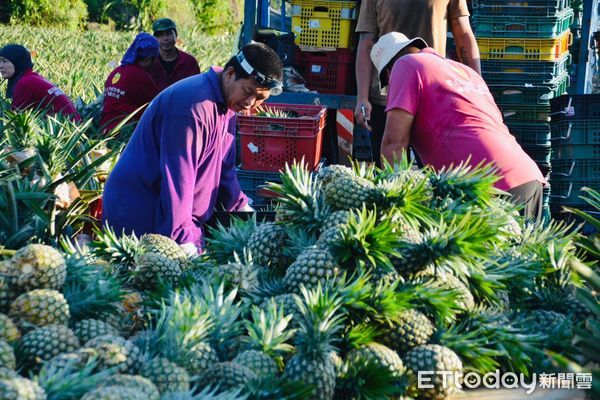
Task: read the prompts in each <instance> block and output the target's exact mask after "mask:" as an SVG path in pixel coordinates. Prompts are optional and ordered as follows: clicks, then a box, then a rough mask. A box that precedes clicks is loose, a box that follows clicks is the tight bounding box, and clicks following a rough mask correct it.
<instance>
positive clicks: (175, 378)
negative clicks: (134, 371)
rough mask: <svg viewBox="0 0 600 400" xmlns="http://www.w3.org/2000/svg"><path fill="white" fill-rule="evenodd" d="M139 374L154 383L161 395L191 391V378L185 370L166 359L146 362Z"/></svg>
mask: <svg viewBox="0 0 600 400" xmlns="http://www.w3.org/2000/svg"><path fill="white" fill-rule="evenodd" d="M139 374H140V375H141V376H143V377H144V378H147V379H149V380H150V381H152V382H153V383H154V384H155V385H156V387H157V388H158V390H159V392H160V394H161V395H164V394H166V393H171V392H186V391H188V390H189V389H190V377H189V375H188V373H187V372H186V370H185V369H183V368H181V367H179V366H177V365H176V364H174V363H172V362H170V361H168V360H167V359H165V358H160V357H159V358H155V359H153V360H150V361H147V362H145V363H144V364H143V365H142V367H141V368H140V372H139Z"/></svg>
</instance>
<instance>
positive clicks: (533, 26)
mask: <svg viewBox="0 0 600 400" xmlns="http://www.w3.org/2000/svg"><path fill="white" fill-rule="evenodd" d="M572 21H573V10H572V9H571V7H570V3H569V0H478V1H477V2H474V7H473V25H474V28H475V37H476V38H477V42H478V45H479V51H480V53H481V69H482V75H483V77H484V79H485V80H486V82H487V84H488V86H489V87H490V90H491V92H492V95H493V96H494V99H495V100H496V103H497V104H498V107H499V108H500V110H501V111H502V114H503V116H504V122H505V123H506V125H507V126H508V128H509V130H510V132H511V133H512V134H513V135H514V136H515V138H516V139H517V141H518V142H519V143H520V144H521V146H522V147H523V149H524V150H525V151H526V152H527V153H528V154H529V155H530V156H531V158H533V159H534V160H535V161H536V163H537V164H538V166H539V167H540V170H541V171H542V172H543V173H544V174H545V175H548V174H549V173H550V169H551V163H550V157H551V142H550V124H549V112H550V99H552V98H554V97H557V96H560V95H562V94H564V93H566V91H567V88H568V87H569V85H570V79H569V74H568V65H569V63H570V56H569V51H568V49H569V45H570V44H571V38H572V35H571V31H570V25H571V23H572ZM545 195H546V196H545V201H546V203H548V201H549V197H548V196H549V192H548V190H546V192H545Z"/></svg>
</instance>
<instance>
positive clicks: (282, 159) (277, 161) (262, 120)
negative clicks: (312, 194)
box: [236, 103, 327, 206]
mask: <svg viewBox="0 0 600 400" xmlns="http://www.w3.org/2000/svg"><path fill="white" fill-rule="evenodd" d="M326 116H327V109H326V108H325V107H323V106H315V105H301V104H275V103H268V104H266V105H264V106H263V109H262V110H258V109H254V110H252V111H251V112H250V113H249V114H244V115H238V116H237V118H236V131H237V136H238V138H239V143H238V144H239V155H240V161H241V165H240V168H238V170H237V177H238V181H239V183H240V187H241V189H242V190H243V191H244V193H246V195H247V196H248V197H250V198H251V199H252V201H253V203H252V204H253V205H254V206H265V205H269V204H270V202H271V201H270V200H272V198H273V193H269V192H268V191H266V190H265V189H264V185H265V183H266V182H281V178H280V176H279V173H278V171H281V170H283V169H284V168H285V166H286V164H289V165H291V164H292V163H293V162H294V161H297V162H300V161H301V160H303V161H304V163H305V165H306V167H307V168H308V169H309V170H313V169H315V168H316V167H317V165H318V164H319V162H320V161H321V143H322V140H323V129H324V127H325V118H326Z"/></svg>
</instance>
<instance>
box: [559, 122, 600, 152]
mask: <svg viewBox="0 0 600 400" xmlns="http://www.w3.org/2000/svg"><path fill="white" fill-rule="evenodd" d="M550 130H551V134H552V141H553V142H554V143H556V144H565V145H566V144H594V145H599V146H600V119H576V120H561V121H557V122H552V123H551V124H550Z"/></svg>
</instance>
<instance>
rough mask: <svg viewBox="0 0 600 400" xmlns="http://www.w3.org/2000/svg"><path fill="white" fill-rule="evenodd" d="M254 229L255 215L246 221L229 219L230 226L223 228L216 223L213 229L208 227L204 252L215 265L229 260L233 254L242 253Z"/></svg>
mask: <svg viewBox="0 0 600 400" xmlns="http://www.w3.org/2000/svg"><path fill="white" fill-rule="evenodd" d="M255 229H256V215H255V214H253V215H252V216H251V217H250V218H248V219H247V220H242V219H241V218H238V217H235V216H233V217H231V220H230V224H229V226H228V227H225V226H224V225H222V224H221V222H218V223H217V225H216V226H215V227H212V226H209V227H208V235H207V236H206V251H207V253H208V254H209V255H210V257H211V259H213V260H215V262H216V263H217V264H224V263H227V262H228V261H230V260H231V258H232V257H233V254H234V253H237V254H242V253H244V248H245V247H246V246H247V244H248V240H249V239H250V236H252V233H253V232H254V230H255Z"/></svg>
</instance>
